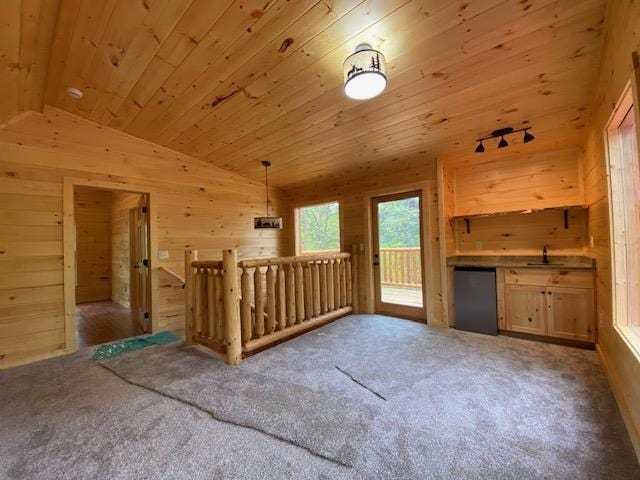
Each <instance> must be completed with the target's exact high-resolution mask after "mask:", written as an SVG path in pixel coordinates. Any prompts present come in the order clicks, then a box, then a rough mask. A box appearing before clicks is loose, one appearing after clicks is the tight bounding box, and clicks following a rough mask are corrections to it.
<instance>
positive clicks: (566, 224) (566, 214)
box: [564, 208, 569, 230]
mask: <svg viewBox="0 0 640 480" xmlns="http://www.w3.org/2000/svg"><path fill="white" fill-rule="evenodd" d="M564 229H565V230H568V229H569V209H568V208H565V209H564Z"/></svg>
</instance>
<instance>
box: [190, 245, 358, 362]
mask: <svg viewBox="0 0 640 480" xmlns="http://www.w3.org/2000/svg"><path fill="white" fill-rule="evenodd" d="M353 258H354V257H353V256H352V254H351V253H331V254H318V255H303V256H296V257H275V258H267V259H256V260H242V261H240V262H237V260H236V252H235V250H225V251H224V252H223V261H221V262H220V261H198V259H197V252H196V251H187V252H186V254H185V263H186V265H185V266H186V275H185V280H186V287H185V288H186V292H185V307H186V328H185V330H186V338H187V343H198V344H201V345H205V346H207V347H209V348H211V349H213V350H216V351H218V352H220V353H225V354H226V357H227V363H229V364H234V365H235V364H237V363H240V361H241V360H242V356H243V355H248V354H251V353H252V352H255V351H257V350H261V349H264V348H266V347H268V346H270V345H273V344H275V343H279V342H281V341H283V340H286V339H288V338H290V337H292V336H295V335H298V334H300V333H303V332H305V331H307V330H311V329H313V328H316V327H318V326H321V325H323V324H325V323H327V322H329V321H331V320H334V319H336V318H338V317H341V316H344V315H346V314H348V313H350V312H352V311H353V310H354V308H357V294H356V293H355V292H357V282H358V269H357V263H356V262H355V261H352V259H353ZM239 271H240V272H241V275H240V276H239V277H238V272H239Z"/></svg>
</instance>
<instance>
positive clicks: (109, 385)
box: [0, 315, 640, 479]
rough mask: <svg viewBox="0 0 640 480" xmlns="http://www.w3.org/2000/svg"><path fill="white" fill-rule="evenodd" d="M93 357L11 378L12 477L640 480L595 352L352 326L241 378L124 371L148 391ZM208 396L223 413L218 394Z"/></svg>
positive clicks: (32, 368) (5, 424) (8, 442)
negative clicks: (279, 415) (278, 415)
mask: <svg viewBox="0 0 640 480" xmlns="http://www.w3.org/2000/svg"><path fill="white" fill-rule="evenodd" d="M90 353H91V351H90V350H85V351H81V352H78V353H77V354H74V355H71V356H68V357H65V358H59V359H53V360H48V361H45V362H40V363H38V364H33V365H28V366H25V367H20V368H15V369H11V370H7V371H3V372H0V405H1V406H2V407H1V409H0V440H1V441H0V478H11V479H13V478H29V479H31V478H35V479H40V478H41V479H57V478H78V479H80V478H82V479H90V478H113V479H128V478H136V479H140V478H171V479H174V478H175V479H177V478H185V479H186V478H203V479H204V478H238V479H240V478H243V479H252V478H256V479H258V478H260V479H264V478H274V479H286V478H305V479H313V478H318V479H330V478H340V479H342V478H353V479H365V478H366V479H369V478H370V479H404V478H406V479H409V478H420V479H428V478H438V479H484V478H491V479H511V478H513V479H516V478H526V479H537V478H549V479H576V478H580V479H638V478H640V467H639V466H638V464H637V461H636V459H635V456H634V454H633V450H632V448H631V444H630V441H629V438H628V436H627V433H626V431H625V429H624V425H623V423H622V420H621V418H620V415H619V412H618V410H617V407H616V404H615V401H614V399H613V396H612V394H611V391H610V389H609V387H608V385H607V382H606V378H605V377H604V373H603V371H602V368H601V366H600V365H599V363H598V359H597V356H596V354H595V353H594V352H592V351H585V350H578V349H573V348H568V347H561V346H556V345H547V344H541V343H534V342H528V341H525V340H519V339H513V338H506V337H497V338H496V337H486V336H482V335H476V334H472V333H465V332H458V331H454V330H442V329H438V328H431V327H426V326H424V325H419V324H416V323H413V322H408V321H403V320H397V319H392V318H388V317H381V316H373V315H354V316H351V317H348V318H346V319H342V320H340V321H338V322H335V323H333V324H331V325H328V326H326V327H324V328H322V329H320V330H317V331H315V332H311V333H309V334H307V335H304V336H302V337H299V338H297V339H294V340H292V341H290V342H287V343H285V344H282V345H280V346H278V347H276V348H273V349H271V350H268V351H266V352H263V353H261V354H258V355H256V356H254V357H251V358H249V359H247V360H245V361H244V362H243V363H242V365H241V366H240V367H236V368H235V369H234V370H232V371H234V372H237V378H236V376H234V377H233V378H232V379H231V380H230V381H229V382H227V381H226V380H221V378H226V379H227V380H228V379H229V377H226V376H224V375H223V376H221V377H219V375H220V372H221V371H225V370H226V369H227V367H222V366H221V364H220V363H218V360H215V359H212V358H210V357H207V356H204V355H201V354H199V353H197V351H194V349H193V348H185V347H181V346H166V347H150V348H148V349H145V350H142V351H140V352H136V353H135V355H136V357H135V361H134V357H129V358H130V359H131V360H125V358H126V357H121V358H120V359H118V362H119V363H120V368H123V366H126V367H127V372H128V373H127V376H128V378H127V380H129V381H133V380H135V381H139V382H140V383H145V384H146V388H143V387H140V386H136V385H131V384H130V383H127V382H126V381H124V380H123V379H122V378H120V377H118V376H116V375H115V374H114V373H113V372H111V371H108V370H106V369H105V368H103V367H101V366H99V365H95V364H92V363H91V362H89V360H88V357H89V356H90ZM136 363H137V366H138V370H139V371H136V368H131V367H134V366H135V364H136ZM187 365H188V366H189V367H188V368H185V367H186V366H187ZM111 367H113V368H114V370H115V366H114V365H112V366H111ZM336 367H338V368H336ZM209 369H210V370H209ZM141 372H150V373H149V374H148V375H147V374H146V373H145V374H144V375H142V374H141ZM167 372H168V373H167ZM122 373H123V370H120V371H119V374H122ZM151 373H152V374H153V375H151ZM136 375H137V376H136ZM225 375H226V374H225ZM160 378H170V379H172V380H171V381H170V382H168V384H169V385H170V386H169V387H167V383H160V384H157V383H153V382H156V381H158V380H159V379H160ZM154 379H155V380H154ZM214 385H218V386H219V385H222V387H221V388H224V389H225V391H226V392H229V395H226V394H225V397H227V398H226V399H224V401H223V403H224V405H219V404H217V403H216V404H215V405H214V403H215V402H216V400H210V399H208V398H207V397H208V396H209V395H212V396H213V397H214V398H218V397H219V396H216V395H214V394H213V389H216V388H219V387H218V386H214ZM158 386H160V387H161V389H162V390H164V391H162V392H161V393H162V394H159V393H156V392H154V391H151V390H149V388H154V389H155V388H156V387H158ZM298 392H304V393H303V394H302V396H301V397H300V398H298V396H297V395H298ZM374 392H376V393H377V394H376V393H374ZM167 394H169V395H170V396H174V397H176V398H179V399H180V400H183V401H180V400H176V399H172V398H168V397H167V396H165V395H167ZM253 395H255V398H256V401H255V402H252V401H251V397H252V396H253ZM378 395H381V396H382V397H383V398H384V399H383V398H381V397H380V396H378ZM228 397H231V398H228ZM258 399H260V400H258ZM184 400H187V403H185V402H184ZM236 402H237V403H236ZM310 402H311V403H313V404H315V403H317V402H319V403H320V406H319V409H320V411H321V412H322V413H320V414H318V415H320V416H319V417H314V416H315V415H316V414H317V412H314V411H313V409H312V408H311V406H310V405H309V403H310ZM325 402H326V403H325ZM188 403H190V404H191V405H189V404H188ZM234 405H237V407H238V408H239V409H243V410H250V412H249V413H248V414H247V413H245V414H243V415H245V416H244V417H242V415H240V414H239V413H238V412H236V411H234ZM296 405H297V409H296V412H295V413H294V414H292V415H290V416H287V415H285V418H283V419H278V421H277V422H273V423H269V424H268V425H265V424H264V421H263V420H261V419H260V418H258V417H259V416H261V415H262V413H263V412H272V413H273V412H274V411H275V412H279V411H282V410H281V409H286V410H289V409H291V408H292V406H293V407H294V408H295V406H296ZM334 405H335V406H334ZM196 407H197V408H196ZM203 407H204V408H203ZM354 409H355V410H357V412H351V410H354ZM205 410H206V411H205ZM209 410H213V411H214V412H217V413H214V414H213V416H217V415H221V413H220V412H223V413H224V415H229V417H222V416H220V417H219V418H220V420H216V419H214V418H213V417H212V414H210V413H208V411H209ZM332 412H333V415H335V417H333V416H332V415H331V413H332ZM238 415H240V417H238ZM352 415H353V416H352ZM331 417H333V418H331ZM314 418H316V420H317V419H318V418H320V420H319V421H314V420H313V419H314ZM356 418H363V419H364V420H363V421H362V425H361V426H360V427H358V426H357V425H355V426H354V424H355V423H357V422H354V419H356ZM229 419H233V422H232V423H229V422H227V421H224V420H229ZM328 419H331V420H332V421H327V420H328ZM250 421H252V422H257V423H255V424H253V425H248V426H249V427H251V428H247V427H245V426H240V425H236V424H234V423H242V422H245V423H249V422H250ZM260 422H262V423H260ZM325 423H326V424H325ZM339 424H342V425H339ZM367 424H370V425H367ZM348 432H355V436H354V438H353V439H350V438H348V436H349V433H348ZM325 436H326V437H327V438H321V437H325ZM276 437H277V438H276ZM303 441H304V442H308V443H305V444H303V443H302V442H303ZM345 445H347V447H346V449H345V450H342V449H341V448H340V447H341V446H345ZM301 447H304V448H301ZM352 447H353V448H352ZM313 449H317V451H314V450H313ZM323 452H324V453H323ZM318 453H322V455H318ZM331 455H336V456H337V455H340V457H339V458H341V459H343V460H344V459H346V461H343V462H338V463H336V462H335V461H332V460H328V459H326V458H323V457H331ZM342 455H344V456H342ZM336 458H338V457H336ZM339 463H345V464H349V465H351V464H352V465H353V466H352V467H349V466H344V465H340V464H339Z"/></svg>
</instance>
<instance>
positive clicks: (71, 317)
mask: <svg viewBox="0 0 640 480" xmlns="http://www.w3.org/2000/svg"><path fill="white" fill-rule="evenodd" d="M75 187H85V188H94V189H96V190H115V191H125V192H132V193H141V194H146V195H147V198H148V200H149V270H150V272H151V279H150V285H149V288H150V290H151V311H150V312H149V314H150V316H151V331H152V332H157V331H158V329H159V327H160V316H159V309H158V306H159V292H158V288H157V285H158V278H157V275H158V272H157V269H156V261H157V258H158V222H157V215H156V214H155V212H156V203H155V200H156V196H155V195H154V193H155V191H154V190H153V189H152V188H149V187H145V186H140V185H135V184H130V183H118V182H108V181H102V180H93V179H90V178H76V177H64V178H63V195H62V229H63V245H64V247H63V269H64V270H63V272H64V273H63V285H64V287H63V290H64V333H65V352H66V353H73V352H75V351H77V350H78V345H77V341H76V320H75V310H76V289H75V278H76V265H75V246H76V237H75V205H74V203H75V202H74V189H75Z"/></svg>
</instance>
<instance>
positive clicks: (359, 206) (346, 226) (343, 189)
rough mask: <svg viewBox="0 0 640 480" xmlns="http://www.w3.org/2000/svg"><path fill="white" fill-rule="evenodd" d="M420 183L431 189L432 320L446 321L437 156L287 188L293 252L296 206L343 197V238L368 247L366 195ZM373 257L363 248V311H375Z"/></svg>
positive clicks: (360, 289)
mask: <svg viewBox="0 0 640 480" xmlns="http://www.w3.org/2000/svg"><path fill="white" fill-rule="evenodd" d="M418 183H420V184H423V185H428V187H429V191H430V195H429V198H427V199H425V206H426V207H427V208H428V212H429V225H426V228H425V238H424V243H425V247H428V248H429V249H430V251H431V253H432V255H431V266H430V269H429V272H428V278H429V279H430V280H429V282H430V284H429V285H430V286H429V287H428V293H427V295H428V296H429V297H430V299H431V312H430V316H431V318H429V322H430V323H433V324H442V321H443V320H442V318H443V317H442V285H441V281H440V276H441V271H440V255H439V252H440V236H439V225H438V222H439V207H438V188H437V185H436V161H435V159H430V158H425V160H424V162H423V165H422V166H421V167H413V168H402V167H400V166H399V168H398V169H396V170H394V171H392V172H380V173H378V174H376V175H367V174H363V175H362V178H361V180H359V181H357V182H353V181H351V182H344V183H335V182H329V183H327V182H324V183H323V182H318V183H317V184H314V185H311V186H308V187H304V188H299V189H291V190H287V191H286V192H285V193H286V196H287V203H288V204H289V210H288V212H287V218H286V223H285V227H286V230H287V232H288V233H287V235H288V240H289V250H290V252H289V253H290V254H291V255H293V254H294V246H295V238H294V235H295V232H294V228H293V209H294V208H295V206H297V205H305V204H310V203H323V202H329V201H335V200H339V201H340V202H341V203H340V208H341V215H342V222H341V228H342V240H343V244H344V245H345V248H350V246H351V245H354V244H357V245H360V246H362V247H364V246H365V245H366V242H367V232H368V230H369V228H370V227H369V224H368V216H367V211H366V203H365V198H367V196H368V195H370V194H371V193H372V192H376V195H379V194H384V193H397V192H402V191H411V190H415V189H416V185H417V184H418ZM369 260H370V259H368V258H366V256H365V252H364V251H361V252H360V258H359V265H358V266H359V272H360V273H359V275H360V277H359V278H360V279H361V281H360V283H359V285H358V298H359V305H360V309H361V310H362V311H367V312H373V296H372V292H371V291H370V289H369V288H368V285H369V284H370V283H371V278H370V276H369V274H368V271H367V269H366V268H365V267H366V262H368V261H369Z"/></svg>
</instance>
